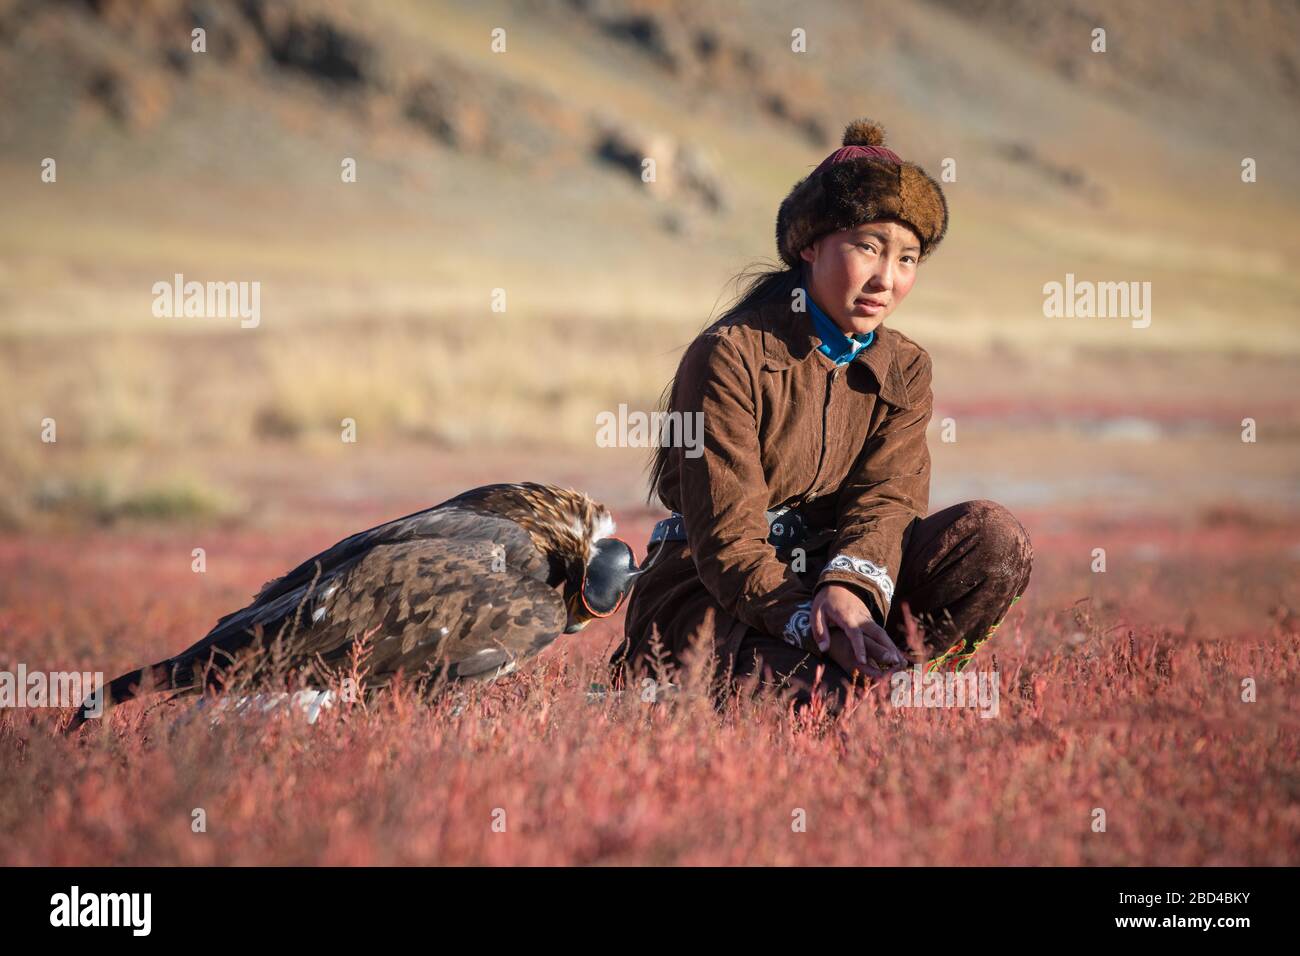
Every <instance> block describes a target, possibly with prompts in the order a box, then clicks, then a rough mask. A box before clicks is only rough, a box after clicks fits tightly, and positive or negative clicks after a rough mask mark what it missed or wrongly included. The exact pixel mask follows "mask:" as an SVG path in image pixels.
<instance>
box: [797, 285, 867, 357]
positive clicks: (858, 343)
mask: <svg viewBox="0 0 1300 956" xmlns="http://www.w3.org/2000/svg"><path fill="white" fill-rule="evenodd" d="M804 299H805V301H807V303H808V309H809V311H811V312H812V320H813V331H815V332H816V333H817V337H818V338H819V339H821V340H822V344H821V345H819V346H817V349H818V351H820V352H821V353H822V354H823V355H825V356H826V357H827V358H828V359H830V360H831V361H832V362H834V363H835V364H836V365H844V364H846V363H848V362H851V361H853V359H854V358H855V357H856V356H857V354H858V353H859V352H861V351H862V350H863V349H865V348H866V347H867V346H868V345H870V344H871V343H872V342H874V341H875V340H876V333H875V330H874V329H873V330H872V331H870V332H868V333H866V334H865V335H859V334H854V335H853V336H848V335H845V334H844V333H843V332H841V331H840V327H839V326H838V325H836V324H835V320H834V319H832V318H831V317H830V316H829V315H827V314H826V313H825V312H823V311H822V310H821V309H820V308H818V306H817V303H816V302H814V301H813V297H812V295H811V294H809V292H808V290H807V288H804Z"/></svg>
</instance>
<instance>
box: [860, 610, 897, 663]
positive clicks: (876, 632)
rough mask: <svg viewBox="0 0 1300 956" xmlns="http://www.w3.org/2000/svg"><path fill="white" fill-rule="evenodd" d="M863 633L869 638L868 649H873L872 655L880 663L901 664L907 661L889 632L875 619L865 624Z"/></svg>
mask: <svg viewBox="0 0 1300 956" xmlns="http://www.w3.org/2000/svg"><path fill="white" fill-rule="evenodd" d="M862 633H863V636H864V637H866V639H867V644H868V649H869V650H871V651H872V657H874V658H875V659H876V660H878V661H879V662H880V663H882V664H889V665H892V666H901V665H903V664H906V663H907V661H905V660H904V659H903V655H902V653H901V652H900V651H899V649H898V646H897V645H896V644H895V643H894V642H893V640H892V639H891V638H890V636H889V633H888V632H887V631H886V630H885V629H884V628H883V627H881V626H880V625H879V624H877V623H876V622H875V621H868V622H867V623H866V624H863V625H862Z"/></svg>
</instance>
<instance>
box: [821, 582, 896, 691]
mask: <svg viewBox="0 0 1300 956" xmlns="http://www.w3.org/2000/svg"><path fill="white" fill-rule="evenodd" d="M812 628H813V638H814V640H816V641H817V646H818V647H819V648H821V651H822V653H823V654H827V655H829V657H830V658H831V660H833V661H835V663H836V664H839V665H840V666H841V667H842V668H844V670H845V671H847V672H848V673H849V674H852V673H853V672H854V671H861V672H862V673H864V674H865V675H867V676H868V677H883V676H884V675H885V674H886V673H888V672H889V671H893V670H897V669H898V668H900V667H906V666H907V660H906V658H904V657H903V655H902V653H901V652H900V651H899V650H898V648H897V647H895V646H894V642H893V641H892V640H891V639H890V637H889V635H888V634H887V633H885V629H884V628H883V627H881V626H880V625H879V624H877V623H876V622H875V621H874V620H872V617H871V611H870V610H869V609H868V608H867V605H866V602H864V601H863V600H862V598H860V597H858V595H857V593H856V592H855V591H854V590H853V589H852V588H850V587H846V586H845V585H843V584H828V585H827V586H826V587H824V588H822V589H821V590H820V591H818V592H817V594H816V596H815V597H814V598H813V604H812Z"/></svg>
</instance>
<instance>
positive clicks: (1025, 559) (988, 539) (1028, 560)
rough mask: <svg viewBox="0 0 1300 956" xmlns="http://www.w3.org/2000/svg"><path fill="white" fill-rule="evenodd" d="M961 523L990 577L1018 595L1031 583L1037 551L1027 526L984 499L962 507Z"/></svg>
mask: <svg viewBox="0 0 1300 956" xmlns="http://www.w3.org/2000/svg"><path fill="white" fill-rule="evenodd" d="M961 507H962V515H961V517H960V518H959V519H958V521H959V522H960V523H961V524H963V525H964V526H965V527H966V528H967V529H968V531H969V533H970V534H971V536H972V537H973V538H974V539H975V541H976V546H975V547H976V550H977V552H978V554H979V557H980V563H981V565H982V567H983V569H984V571H985V573H986V574H987V575H988V576H989V577H997V578H1000V579H1004V580H1006V581H1008V582H1010V583H1012V584H1013V586H1014V591H1015V593H1016V594H1019V593H1020V592H1022V591H1023V590H1024V589H1025V587H1026V585H1028V583H1029V574H1030V571H1031V569H1032V567H1033V560H1034V548H1033V543H1032V542H1031V541H1030V540H1029V533H1028V532H1027V531H1025V528H1024V525H1022V524H1021V523H1020V521H1019V520H1018V519H1017V518H1016V516H1015V515H1013V514H1012V513H1011V512H1010V511H1009V510H1007V508H1005V507H1004V506H1003V505H1000V504H998V503H997V502H996V501H989V500H988V499H985V498H981V499H978V500H975V501H966V502H963V503H962V505H961Z"/></svg>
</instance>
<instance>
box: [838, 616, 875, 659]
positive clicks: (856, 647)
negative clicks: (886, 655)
mask: <svg viewBox="0 0 1300 956" xmlns="http://www.w3.org/2000/svg"><path fill="white" fill-rule="evenodd" d="M841 627H842V628H843V630H844V633H845V634H847V635H848V638H849V646H850V647H852V648H853V657H854V659H855V660H856V661H857V662H858V664H859V666H861V667H866V666H867V665H868V664H869V663H871V661H870V658H868V657H867V642H866V640H865V639H864V638H863V636H862V632H861V631H860V630H858V629H857V628H856V627H848V626H844V625H841Z"/></svg>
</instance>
